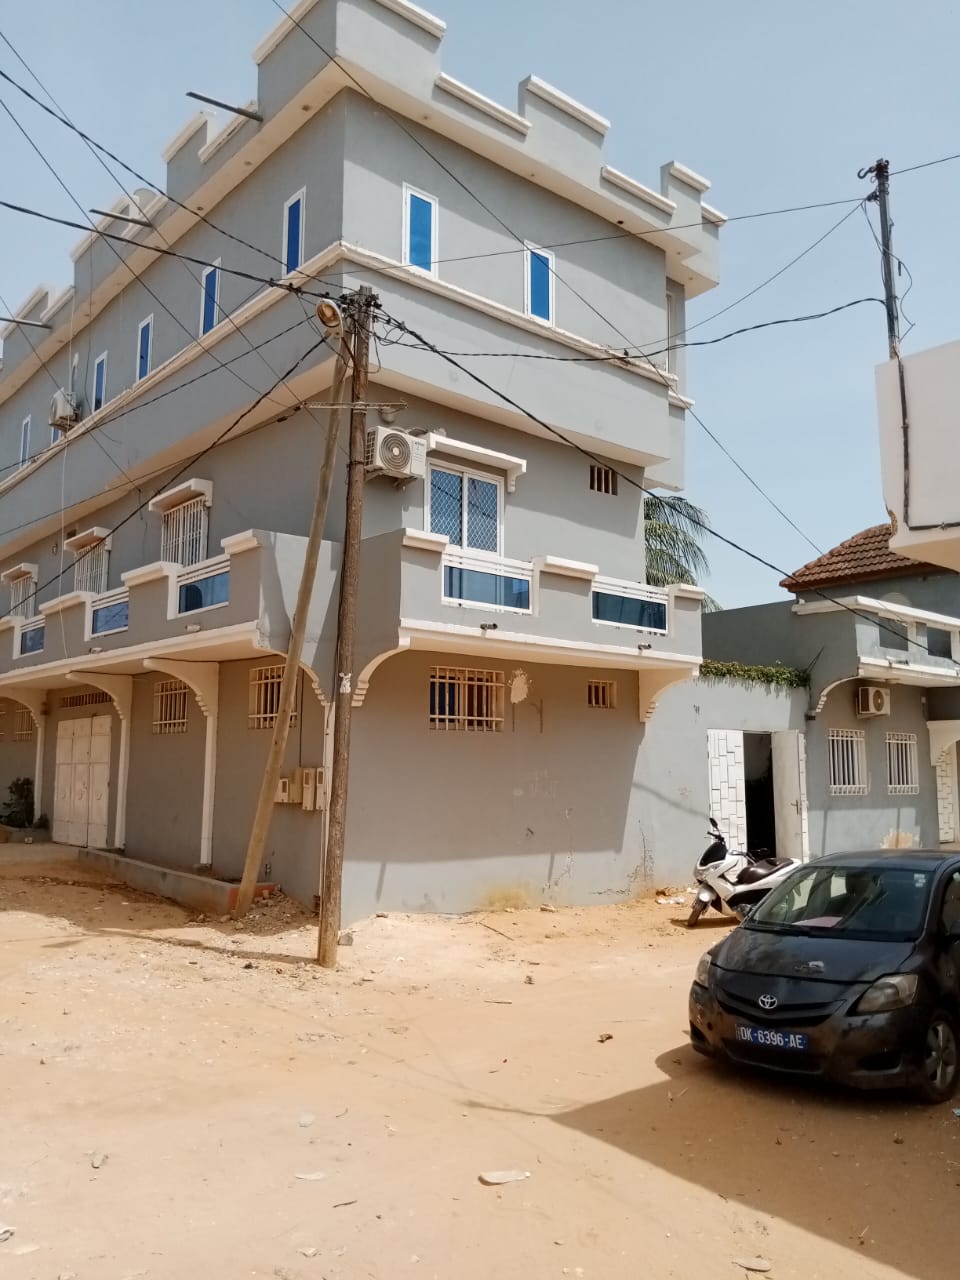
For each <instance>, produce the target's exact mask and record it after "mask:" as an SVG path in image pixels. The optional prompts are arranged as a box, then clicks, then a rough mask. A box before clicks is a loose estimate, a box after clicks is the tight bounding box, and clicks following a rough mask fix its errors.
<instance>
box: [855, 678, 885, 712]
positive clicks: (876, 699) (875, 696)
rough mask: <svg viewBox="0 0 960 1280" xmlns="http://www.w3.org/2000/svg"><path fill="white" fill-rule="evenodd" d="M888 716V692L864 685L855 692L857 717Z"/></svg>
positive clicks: (875, 686)
mask: <svg viewBox="0 0 960 1280" xmlns="http://www.w3.org/2000/svg"><path fill="white" fill-rule="evenodd" d="M889 714H890V690H889V689H880V688H878V687H877V685H872V684H865V685H863V686H862V687H861V688H859V689H858V690H857V715H858V716H860V717H866V716H888V715H889Z"/></svg>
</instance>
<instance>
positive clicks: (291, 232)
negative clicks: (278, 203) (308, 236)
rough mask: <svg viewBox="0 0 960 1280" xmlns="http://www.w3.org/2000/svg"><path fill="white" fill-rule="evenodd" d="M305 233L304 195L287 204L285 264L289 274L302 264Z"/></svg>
mask: <svg viewBox="0 0 960 1280" xmlns="http://www.w3.org/2000/svg"><path fill="white" fill-rule="evenodd" d="M302 234H303V197H302V196H297V198H296V200H291V201H290V203H289V204H288V205H287V225H286V228H285V231H284V236H285V242H284V250H283V258H284V261H283V265H284V268H285V269H286V272H287V274H288V275H289V274H290V272H291V271H296V269H297V268H298V267H299V266H300V245H301V237H302Z"/></svg>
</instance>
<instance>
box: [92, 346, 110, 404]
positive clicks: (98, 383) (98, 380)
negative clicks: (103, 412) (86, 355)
mask: <svg viewBox="0 0 960 1280" xmlns="http://www.w3.org/2000/svg"><path fill="white" fill-rule="evenodd" d="M106 398H107V357H106V356H105V355H103V356H101V357H100V359H99V360H98V361H97V363H96V364H95V365H94V366H93V412H94V413H96V411H97V410H98V409H102V408H103V404H104V401H105V400H106Z"/></svg>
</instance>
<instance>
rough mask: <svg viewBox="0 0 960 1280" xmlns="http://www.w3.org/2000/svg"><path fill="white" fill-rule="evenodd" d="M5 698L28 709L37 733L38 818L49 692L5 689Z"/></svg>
mask: <svg viewBox="0 0 960 1280" xmlns="http://www.w3.org/2000/svg"><path fill="white" fill-rule="evenodd" d="M3 696H4V697H5V698H9V699H10V700H11V701H12V702H19V703H20V705H21V706H22V707H26V708H27V710H28V711H29V712H30V717H31V719H32V720H33V724H34V727H35V729H36V731H37V751H36V755H35V756H34V764H33V816H34V817H35V818H36V817H38V816H39V815H40V813H42V812H43V810H42V805H43V748H44V740H45V733H44V730H45V729H46V725H47V691H46V689H4V691H3Z"/></svg>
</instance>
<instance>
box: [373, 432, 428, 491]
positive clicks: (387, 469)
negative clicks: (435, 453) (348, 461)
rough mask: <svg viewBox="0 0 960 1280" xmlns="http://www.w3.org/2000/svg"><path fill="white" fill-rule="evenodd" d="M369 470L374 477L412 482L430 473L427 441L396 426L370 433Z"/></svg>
mask: <svg viewBox="0 0 960 1280" xmlns="http://www.w3.org/2000/svg"><path fill="white" fill-rule="evenodd" d="M366 464H367V471H368V473H369V474H370V475H377V476H391V477H392V478H393V479H394V480H411V479H413V478H414V477H415V476H425V475H426V474H427V442H426V440H423V439H420V438H418V437H417V436H411V435H408V434H407V433H406V431H395V430H394V429H393V428H392V427H371V428H370V429H369V431H368V432H367V452H366Z"/></svg>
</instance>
